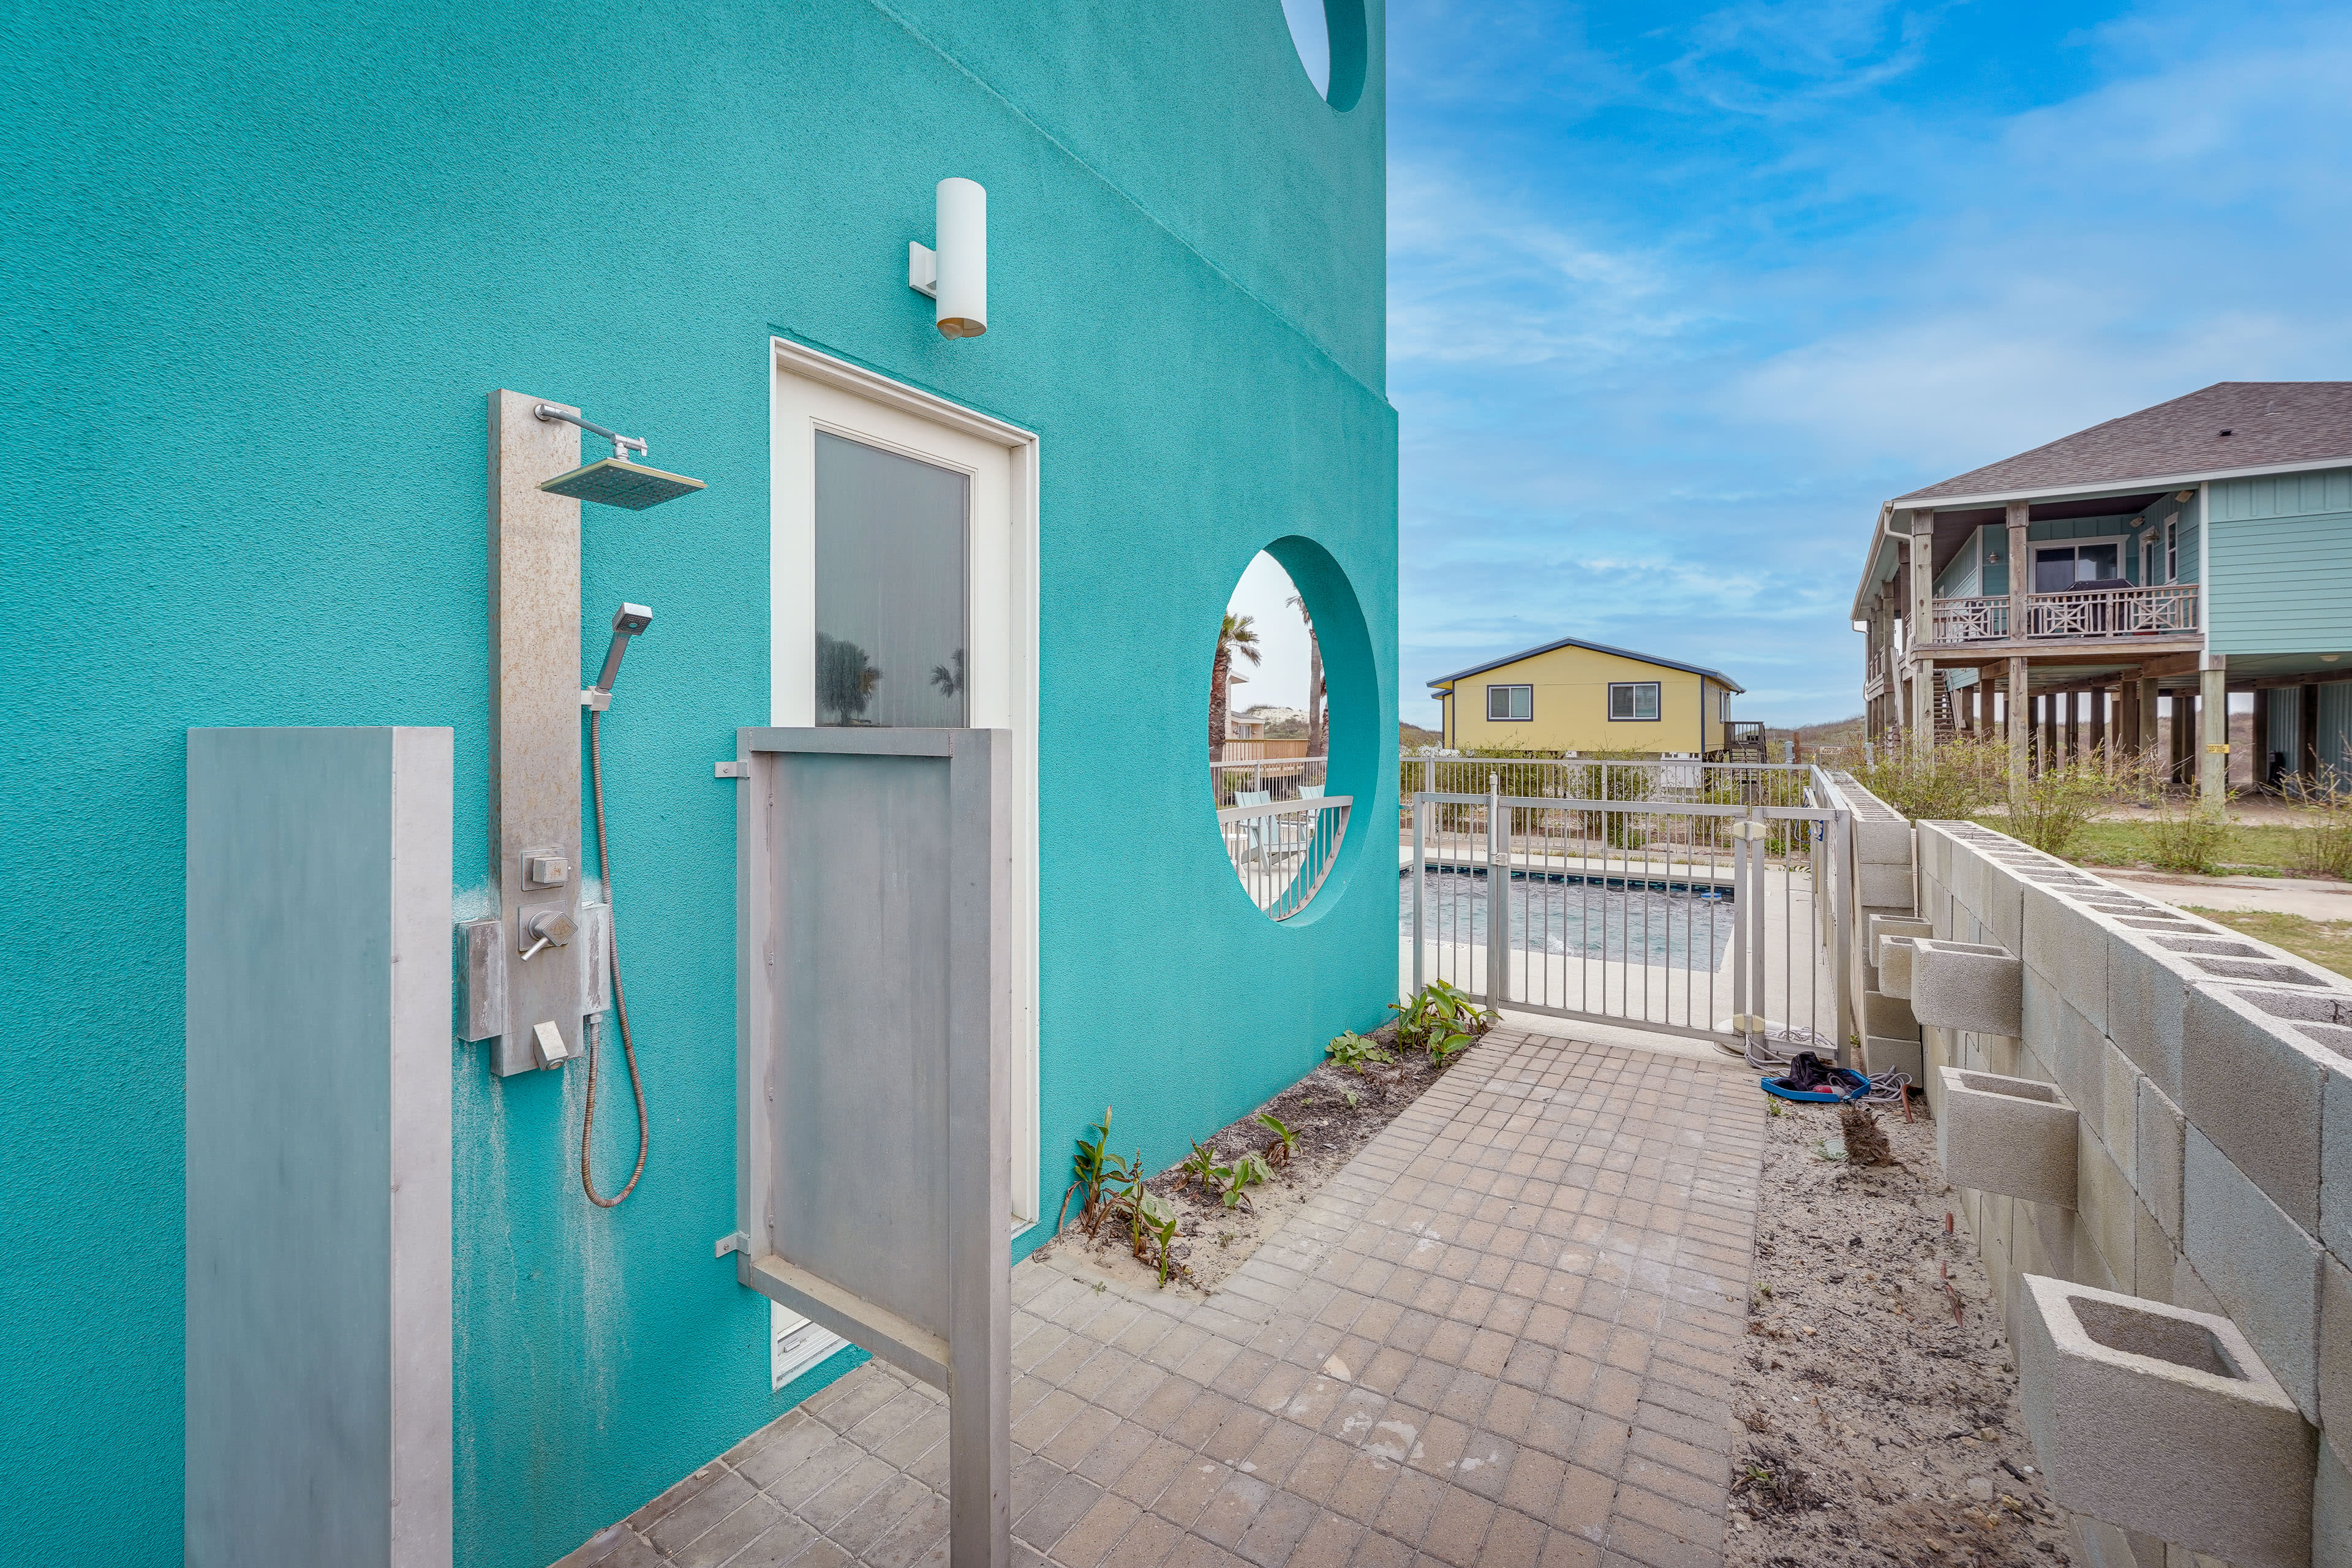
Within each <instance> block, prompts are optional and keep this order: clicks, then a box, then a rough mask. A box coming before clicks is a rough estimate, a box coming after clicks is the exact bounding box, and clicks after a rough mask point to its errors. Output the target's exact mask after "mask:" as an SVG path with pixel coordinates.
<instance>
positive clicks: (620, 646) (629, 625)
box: [541, 404, 654, 1208]
mask: <svg viewBox="0 0 2352 1568" xmlns="http://www.w3.org/2000/svg"><path fill="white" fill-rule="evenodd" d="M545 406H546V405H544V404H541V407H542V408H544V407H545ZM545 417H546V416H545V415H543V414H542V415H541V418H545ZM563 417H565V418H570V417H571V416H569V415H565V416H563ZM575 423H576V421H575ZM584 428H587V429H590V430H596V428H597V427H596V426H593V425H589V426H584ZM597 434H599V435H605V436H610V435H612V432H611V431H609V430H598V431H597ZM613 439H614V442H615V443H616V445H615V448H614V449H615V450H618V446H617V443H619V442H620V441H621V440H622V439H623V437H618V436H614V437H613ZM644 445H645V444H644V443H643V442H639V443H637V446H638V449H639V450H643V449H644ZM582 471H583V472H585V471H586V470H585V469H583V470H582ZM541 488H542V489H544V488H545V487H543V486H542V487H541ZM647 504H651V503H650V502H649V503H647ZM653 624H654V613H653V612H652V611H651V610H649V609H647V608H646V606H645V605H631V604H624V605H622V606H621V607H620V608H619V609H618V610H615V611H614V612H613V640H612V642H611V644H610V645H609V646H608V647H606V648H605V649H604V668H603V669H602V670H599V671H598V672H597V675H596V684H595V685H593V686H592V687H589V688H588V689H585V690H583V691H582V692H581V693H580V702H581V706H583V707H584V708H586V709H587V710H588V766H589V773H590V776H591V777H592V778H593V780H594V781H595V789H594V794H593V799H594V802H595V807H596V874H597V876H598V877H599V878H600V879H602V880H603V882H604V931H605V940H606V941H607V942H609V943H610V944H611V946H610V948H609V949H608V951H607V952H606V958H607V961H608V963H609V964H610V966H611V970H612V975H613V1011H614V1013H616V1014H618V1015H619V1016H620V1020H621V1054H622V1056H623V1057H625V1058H627V1060H628V1064H629V1090H630V1092H631V1093H632V1094H634V1095H635V1097H636V1101H637V1168H636V1169H635V1170H634V1171H632V1172H630V1173H629V1180H628V1184H627V1185H625V1186H624V1187H623V1188H622V1189H621V1190H620V1191H619V1192H617V1193H614V1194H613V1195H612V1196H611V1197H609V1198H607V1197H601V1196H599V1195H598V1194H597V1192H596V1180H595V1177H594V1175H593V1173H592V1171H591V1169H590V1166H589V1161H588V1152H589V1137H590V1134H592V1133H593V1131H595V1128H596V1047H597V1043H598V1037H600V1036H601V1035H602V1034H603V1033H604V1031H603V1029H602V1027H601V1026H598V1025H597V1024H594V1023H592V1024H591V1026H590V1027H589V1030H588V1095H587V1104H586V1106H585V1108H584V1109H583V1110H582V1112H581V1117H580V1186H581V1189H582V1190H583V1192H585V1193H586V1194H588V1201H589V1202H590V1203H592V1204H594V1205H596V1206H597V1207H599V1208H613V1207H615V1206H617V1205H619V1203H620V1202H621V1200H622V1199H623V1198H625V1197H627V1196H628V1195H629V1194H630V1193H632V1192H634V1191H635V1190H636V1185H637V1178H638V1177H639V1176H642V1175H644V1174H645V1173H646V1143H647V1142H648V1141H649V1139H650V1136H651V1134H650V1132H649V1131H648V1130H647V1128H646V1087H645V1084H644V1082H643V1081H642V1080H641V1079H639V1078H638V1077H637V1047H636V1043H635V1040H634V1039H633V1038H632V1037H631V1036H630V1033H629V995H628V993H627V992H626V991H625V990H624V989H622V986H621V936H620V923H619V921H618V920H617V918H616V917H615V913H614V903H615V900H614V897H613V854H612V839H611V837H610V836H609V835H608V834H607V833H606V832H605V830H604V710H605V709H606V708H607V707H609V706H610V705H611V704H612V700H613V682H614V681H615V680H617V679H620V675H621V657H622V656H623V655H624V654H625V653H627V652H628V651H629V644H630V643H632V642H634V641H635V639H636V638H637V637H641V636H643V635H644V633H645V631H646V627H648V626H652V625H653Z"/></svg>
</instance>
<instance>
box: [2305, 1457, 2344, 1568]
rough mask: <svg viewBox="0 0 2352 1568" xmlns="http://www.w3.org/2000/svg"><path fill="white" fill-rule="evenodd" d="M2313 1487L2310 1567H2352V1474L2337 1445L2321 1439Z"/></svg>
mask: <svg viewBox="0 0 2352 1568" xmlns="http://www.w3.org/2000/svg"><path fill="white" fill-rule="evenodd" d="M2311 1568H2352V1474H2347V1473H2346V1471H2345V1468H2344V1461H2343V1460H2341V1459H2339V1458H2336V1446H2335V1445H2334V1444H2333V1443H2331V1442H2329V1441H2328V1440H2327V1439H2326V1438H2325V1437H2322V1438H2321V1439H2320V1440H2319V1462H2318V1464H2317V1466H2316V1467H2315V1475H2314V1477H2313V1479H2312V1488H2311Z"/></svg>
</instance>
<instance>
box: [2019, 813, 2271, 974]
mask: <svg viewBox="0 0 2352 1568" xmlns="http://www.w3.org/2000/svg"><path fill="white" fill-rule="evenodd" d="M1975 820H1976V821H1978V822H1979V823H1980V824H1982V825H1983V826H1987V827H1990V828H1991V829H1992V830H1993V831H1995V832H1996V833H2008V832H2010V825H2009V817H2008V816H2007V814H2006V813H2001V812H1988V813H1986V814H1984V815H1982V816H1978V817H1977V818H1976V819H1975ZM2222 832H2223V835H2224V837H2223V840H2222V844H2221V851H2220V853H2219V854H2218V855H2217V856H2216V860H2217V862H2218V868H2219V869H2221V870H2222V871H2223V872H2225V873H2226V874H2228V875H2231V876H2239V877H2293V876H2300V875H2302V872H2301V871H2300V870H2299V869H2298V867H2297V861H2298V859H2299V858H2300V857H2301V854H2302V847H2301V845H2300V844H2299V843H2298V841H2297V836H2296V833H2295V830H2294V828H2292V827H2285V826H2247V825H2243V824H2238V823H2232V824H2231V825H2230V826H2228V827H2225V828H2224V829H2222ZM2156 833H2157V828H2156V825H2155V824H2154V823H2148V822H2086V823H2084V824H2083V826H2082V827H2081V828H2080V829H2079V830H2078V831H2077V832H2076V833H2075V835H2074V842H2073V843H2072V844H2070V845H2069V846H2068V847H2067V850H2066V854H2065V856H2064V857H2063V858H2066V859H2068V860H2072V861H2073V862H2074V864H2076V865H2078V866H2130V867H2153V866H2155V864H2156V861H2157V847H2156ZM2281 945H2282V946H2284V943H2282V944H2281Z"/></svg>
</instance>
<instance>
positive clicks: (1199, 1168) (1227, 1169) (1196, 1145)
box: [1176, 1138, 1233, 1198]
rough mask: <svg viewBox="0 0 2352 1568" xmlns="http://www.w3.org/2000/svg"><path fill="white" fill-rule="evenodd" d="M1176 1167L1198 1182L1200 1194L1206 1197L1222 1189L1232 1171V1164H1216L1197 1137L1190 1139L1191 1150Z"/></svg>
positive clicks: (1212, 1156) (1212, 1155)
mask: <svg viewBox="0 0 2352 1568" xmlns="http://www.w3.org/2000/svg"><path fill="white" fill-rule="evenodd" d="M1176 1168H1177V1169H1178V1170H1179V1171H1181V1172H1182V1173H1184V1174H1185V1175H1186V1176H1190V1177H1191V1178H1192V1180H1194V1181H1196V1182H1198V1183H1200V1184H1201V1195H1202V1197H1208V1198H1213V1197H1215V1196H1216V1195H1217V1194H1219V1193H1221V1192H1223V1191H1224V1187H1225V1181H1226V1179H1227V1178H1228V1177H1230V1176H1231V1175H1232V1174H1233V1167H1232V1166H1230V1165H1220V1164H1218V1163H1217V1157H1216V1156H1215V1155H1214V1154H1213V1153H1211V1152H1209V1151H1208V1150H1206V1149H1203V1148H1202V1147H1201V1141H1200V1140H1199V1139H1197V1138H1196V1139H1194V1140H1193V1141H1192V1152H1191V1153H1190V1154H1187V1155H1186V1156H1185V1157H1184V1163H1182V1164H1181V1165H1179V1166H1177V1167H1176Z"/></svg>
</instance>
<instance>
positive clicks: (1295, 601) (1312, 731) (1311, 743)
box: [1283, 594, 1331, 783]
mask: <svg viewBox="0 0 2352 1568" xmlns="http://www.w3.org/2000/svg"><path fill="white" fill-rule="evenodd" d="M1283 603H1284V604H1286V605H1289V606H1290V607H1291V608H1292V609H1294V610H1297V612H1298V618H1299V619H1300V620H1302V621H1305V622H1306V623H1307V755H1308V756H1310V757H1319V756H1322V755H1324V754H1325V752H1324V750H1323V748H1324V744H1325V742H1328V741H1329V740H1330V738H1331V736H1330V731H1329V725H1330V718H1331V716H1330V712H1329V710H1328V705H1327V703H1326V700H1325V695H1324V690H1323V639H1322V638H1320V637H1317V636H1316V635H1315V617H1314V616H1310V615H1308V614H1307V596H1306V595H1304V594H1293V595H1290V597H1289V598H1287V599H1286V600H1284V601H1283ZM1324 772H1325V773H1327V774H1328V773H1329V772H1330V769H1329V768H1328V766H1326V767H1325V769H1324ZM1309 782H1310V783H1311V782H1313V781H1311V780H1310V781H1309Z"/></svg>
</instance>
